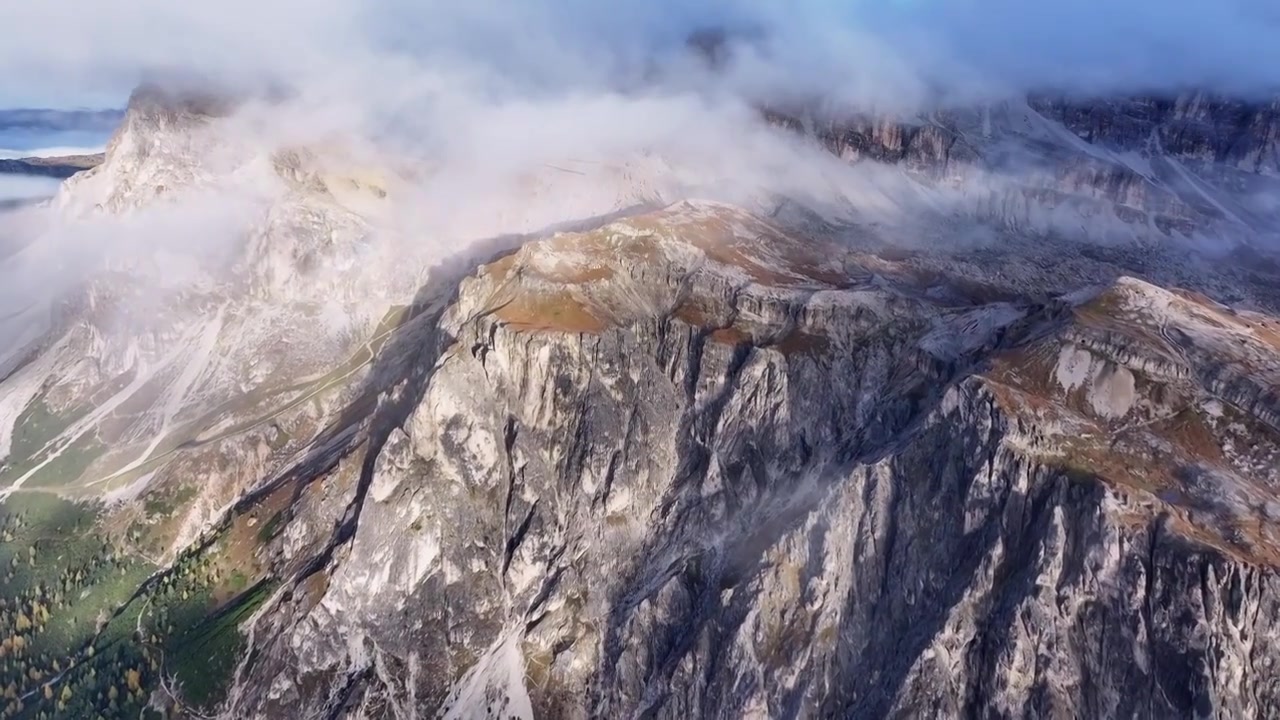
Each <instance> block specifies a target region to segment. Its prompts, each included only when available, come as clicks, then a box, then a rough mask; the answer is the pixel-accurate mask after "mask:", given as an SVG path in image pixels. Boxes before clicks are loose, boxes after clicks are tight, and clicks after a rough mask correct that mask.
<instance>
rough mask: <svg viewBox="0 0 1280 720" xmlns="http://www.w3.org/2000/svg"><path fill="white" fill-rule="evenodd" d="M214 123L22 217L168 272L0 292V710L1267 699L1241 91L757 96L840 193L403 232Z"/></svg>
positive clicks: (522, 709) (715, 707) (125, 158)
mask: <svg viewBox="0 0 1280 720" xmlns="http://www.w3.org/2000/svg"><path fill="white" fill-rule="evenodd" d="M234 110H235V108H234V106H233V105H229V104H227V103H225V102H223V101H222V100H220V99H218V98H210V97H202V96H199V95H192V94H189V93H172V92H166V91H163V90H160V89H157V88H148V89H145V90H143V91H140V92H139V93H137V94H135V97H134V99H133V100H132V101H131V103H130V108H129V110H128V111H127V112H126V114H125V116H124V118H123V119H122V121H121V125H120V128H119V130H118V131H117V133H116V135H115V136H114V138H113V139H112V141H111V143H110V145H109V146H108V149H107V153H106V158H105V161H104V162H103V163H102V164H101V165H99V166H98V167H95V168H93V169H91V170H88V171H86V172H84V173H80V174H78V175H76V176H75V177H73V178H71V179H70V180H68V181H67V182H66V183H65V185H64V186H63V188H62V190H61V192H60V193H59V196H58V197H57V198H55V199H54V200H53V202H52V203H51V204H50V206H49V208H47V211H48V212H49V213H50V214H52V215H53V216H55V217H58V218H69V219H71V220H74V221H76V222H90V221H92V222H95V223H103V224H106V225H107V226H110V223H114V222H122V223H123V222H126V221H128V222H136V223H143V222H144V220H143V219H142V218H144V217H145V216H146V215H145V212H146V211H148V210H150V211H155V212H161V211H163V210H164V209H165V208H178V207H182V208H186V210H185V211H184V213H188V214H183V215H180V216H178V218H177V222H174V223H171V224H167V223H161V224H159V225H157V226H155V227H151V226H144V225H138V224H125V225H122V228H123V231H122V233H121V237H123V238H133V237H134V236H135V235H136V234H138V233H139V232H141V230H140V228H141V229H148V230H149V231H150V234H156V235H158V236H160V237H161V238H162V239H163V240H164V241H165V242H172V241H174V239H175V238H181V239H182V240H183V247H184V249H191V251H192V252H196V253H197V255H196V257H197V258H198V262H195V263H194V267H191V268H185V266H182V267H183V268H184V269H182V274H181V277H177V278H175V277H173V274H174V273H176V272H178V270H176V269H175V268H178V267H179V266H177V265H166V264H161V263H159V262H151V260H152V254H153V253H161V252H162V251H165V250H166V246H165V245H164V244H161V245H158V246H154V247H153V246H143V249H145V250H146V251H147V252H145V253H143V252H137V253H135V254H127V255H122V256H118V257H117V256H108V259H109V260H110V262H105V261H104V262H103V263H102V264H101V265H95V266H94V267H93V270H92V272H88V273H87V274H86V275H85V277H84V278H83V281H77V282H75V283H70V284H68V285H67V287H66V288H59V289H58V291H57V292H56V293H51V294H47V295H48V296H47V297H44V296H42V297H40V298H38V299H37V301H35V302H32V301H31V297H32V296H24V298H25V301H24V302H19V301H18V299H16V297H15V296H10V297H8V298H7V299H6V303H7V304H6V306H5V307H6V308H8V307H13V308H15V310H14V311H13V312H11V313H9V314H8V315H7V316H5V317H3V318H0V322H2V323H3V324H2V325H0V332H3V333H4V334H3V337H4V338H5V339H6V341H7V345H6V347H7V348H10V349H7V350H6V351H5V353H4V355H3V356H0V377H3V381H0V420H3V422H0V430H3V432H0V438H3V443H4V444H3V446H0V455H2V456H4V458H5V459H4V469H3V471H2V472H0V483H2V484H3V485H4V487H5V489H4V490H3V491H2V492H3V497H4V500H3V519H2V520H0V533H2V538H3V540H4V542H3V544H2V545H0V568H6V575H5V577H4V578H3V580H4V585H3V586H0V588H2V590H0V596H2V597H3V600H4V602H3V604H0V621H2V622H3V623H4V629H5V632H4V635H5V640H4V643H3V646H0V647H3V654H2V655H0V671H3V675H2V676H0V685H5V686H7V689H6V691H5V695H6V703H7V705H6V706H5V709H4V712H6V713H7V714H8V715H9V716H20V717H33V716H36V714H38V713H41V712H58V711H60V712H63V713H65V714H68V715H69V716H74V717H82V716H83V717H92V716H94V715H98V714H100V715H102V716H103V717H118V716H119V717H122V716H126V715H127V716H135V715H137V714H139V712H140V711H141V708H142V707H143V706H147V707H148V708H149V711H150V712H153V713H156V714H160V713H167V714H168V715H169V716H175V715H176V716H197V715H202V714H206V713H212V714H216V715H217V716H219V717H228V718H231V717H262V718H275V717H396V718H399V717H418V716H428V715H430V716H436V717H443V718H513V717H515V718H527V717H680V716H690V715H692V716H699V717H702V716H706V717H884V716H895V717H896V716H918V715H924V716H937V717H960V716H970V715H982V716H1014V715H1022V716H1035V717H1041V716H1055V717H1056V716H1075V715H1085V716H1106V717H1112V716H1117V717H1118V716H1124V717H1135V716H1138V717H1188V716H1222V717H1243V716H1270V715H1273V714H1275V713H1277V712H1280V691H1278V690H1277V687H1280V686H1278V685H1277V683H1276V682H1275V677H1276V675H1275V673H1276V671H1275V670H1274V669H1273V668H1274V667H1275V661H1276V660H1277V659H1280V647H1278V646H1277V641H1276V640H1275V639H1274V633H1272V632H1270V626H1271V624H1272V622H1273V620H1274V618H1275V617H1276V614H1277V612H1278V611H1280V580H1278V578H1277V575H1276V567H1277V563H1280V528H1278V527H1277V522H1276V521H1277V519H1278V518H1280V504H1277V500H1276V490H1277V486H1280V390H1278V388H1280V321H1278V320H1277V319H1276V315H1277V312H1280V263H1277V260H1276V248H1277V245H1276V242H1275V241H1276V238H1275V229H1276V227H1277V222H1276V221H1277V219H1278V218H1277V217H1276V213H1277V209H1276V206H1275V205H1274V203H1268V202H1267V201H1268V199H1269V198H1273V197H1275V191H1276V185H1275V183H1276V182H1277V173H1278V172H1280V170H1278V169H1277V167H1276V164H1275V153H1276V141H1277V137H1280V135H1278V134H1277V133H1280V119H1277V116H1276V112H1275V106H1274V105H1270V106H1268V105H1249V104H1246V103H1238V102H1234V101H1229V100H1225V99H1214V98H1210V97H1207V96H1203V95H1188V96H1185V97H1182V98H1171V99H1151V98H1125V99H1121V98H1110V99H1102V100H1090V101H1080V100H1071V101H1067V100H1063V99H1058V98H1031V99H1029V100H1028V101H1026V102H1018V103H1005V104H1001V105H999V106H990V107H982V108H976V109H963V110H954V111H949V112H945V113H935V114H932V115H927V116H921V117H910V118H888V117H870V116H868V117H844V118H841V119H839V120H838V121H835V120H831V119H829V118H826V119H820V118H819V117H817V116H813V115H810V114H807V113H804V112H793V111H781V110H772V111H770V112H769V113H768V117H769V119H770V121H771V122H772V123H773V124H774V125H775V126H776V127H778V128H780V130H779V132H780V133H792V134H793V135H795V136H796V137H794V138H793V139H794V140H795V141H796V142H797V143H802V144H807V146H810V147H816V148H821V149H822V150H823V152H825V153H827V159H828V160H829V161H831V162H832V163H833V164H835V165H841V166H842V167H846V168H847V169H848V170H849V174H848V175H847V176H846V175H840V176H839V180H838V182H837V181H833V182H837V184H838V185H839V188H838V190H839V192H837V193H836V194H835V195H834V196H832V197H833V198H834V199H828V200H827V201H824V202H817V201H815V200H814V199H813V198H811V197H783V198H779V197H776V196H769V197H757V198H753V199H752V200H751V201H743V202H740V203H728V202H724V201H722V200H706V199H699V198H695V197H679V196H678V195H677V196H674V197H673V196H672V195H673V193H672V192H671V191H670V189H669V185H668V184H667V178H668V176H669V175H671V174H673V171H672V170H671V165H670V164H669V162H672V160H671V159H669V158H653V157H648V158H627V159H625V160H620V161H619V162H618V163H617V164H615V165H609V166H606V167H601V168H597V169H594V170H592V171H591V172H590V173H586V172H582V173H579V172H563V171H562V169H556V168H548V169H545V171H541V170H540V171H538V172H536V173H535V174H534V175H533V176H532V177H529V178H522V181H521V184H520V186H519V187H520V188H521V192H520V193H516V194H513V195H512V198H513V199H512V201H511V203H509V204H508V205H507V206H504V207H503V208H502V214H501V216H500V217H494V213H493V211H492V209H491V208H485V209H484V211H483V212H479V211H478V212H477V216H476V218H470V217H468V218H467V220H468V221H469V222H471V221H474V223H478V224H470V225H468V227H469V228H470V229H472V230H473V231H474V232H473V234H474V235H475V236H476V237H478V238H480V239H479V240H477V241H473V242H469V243H465V244H461V243H460V244H458V245H456V246H453V247H449V248H433V249H432V251H431V252H429V253H426V254H422V255H410V254H408V252H409V249H411V248H415V247H419V245H420V244H421V243H420V241H415V240H414V238H415V237H416V234H420V233H422V232H424V231H423V228H422V226H421V225H418V224H415V223H417V222H418V220H417V219H416V216H413V217H411V219H410V220H411V221H410V222H409V223H408V224H405V223H403V222H401V221H400V219H399V218H400V216H399V215H398V212H400V210H402V209H403V208H404V207H405V206H406V205H412V204H413V202H414V200H415V196H414V195H413V188H414V186H415V182H418V180H416V179H415V178H416V177H417V176H416V175H415V173H416V172H418V170H417V169H414V168H408V169H406V168H403V167H398V166H396V165H394V163H391V162H388V161H387V160H386V158H381V157H369V156H366V155H364V154H362V151H361V150H360V149H359V148H356V147H346V146H342V145H338V144H325V145H312V146H301V147H299V146H269V145H268V146H267V147H266V148H265V149H264V146H263V143H262V142H261V139H260V138H256V137H253V136H246V135H244V134H243V133H242V132H238V133H233V132H231V129H232V128H233V127H236V128H237V130H242V128H239V127H238V126H234V123H232V122H230V121H231V120H232V119H234V117H235V112H234ZM677 160H678V159H677ZM836 160H839V161H840V162H836ZM184 203H185V204H184ZM157 209H158V210H157ZM189 213H196V214H195V215H191V214H189ZM457 214H458V215H464V214H465V209H464V208H459V209H458V213H457ZM228 215H234V216H235V218H236V219H237V222H238V223H239V224H234V225H227V226H224V225H221V224H219V223H220V222H222V220H223V219H224V218H225V217H226V216H228ZM160 217H161V218H164V217H166V216H164V215H163V213H161V215H160ZM192 218H194V219H192ZM452 221H454V222H457V223H458V225H456V226H448V227H450V228H456V227H461V220H460V219H458V218H452ZM156 222H158V221H156ZM485 223H489V224H485ZM54 227H55V228H56V227H57V225H56V224H55V225H54ZM476 228H481V229H480V230H476ZM490 228H491V229H492V230H493V232H491V233H490V232H488V229H490ZM204 230H207V231H208V232H209V233H210V234H218V235H219V236H221V235H222V234H228V235H230V236H232V237H234V238H235V242H231V243H220V244H217V245H213V244H212V243H207V241H206V240H205V235H204V234H202V231H204ZM161 231H163V232H161ZM214 231H217V232H216V233H215V232H214ZM110 237H115V236H110ZM60 242H66V239H65V236H63V235H60V234H58V233H57V232H50V233H47V234H44V235H39V236H37V237H36V238H35V239H34V240H31V242H30V244H29V245H26V246H24V247H21V248H18V249H16V250H15V251H14V252H12V253H11V254H9V255H7V256H6V259H5V263H6V272H11V271H13V272H15V274H14V275H13V277H19V276H20V275H21V274H20V273H18V272H16V270H21V271H23V272H26V273H30V272H32V271H33V270H34V268H36V267H37V265H36V264H35V263H36V261H37V260H38V259H39V258H41V257H47V256H48V255H50V254H55V253H56V252H60V251H61V249H62V248H63V246H62V245H59V244H58V243H60ZM119 243H120V244H121V245H122V246H126V245H128V243H127V242H125V241H124V240H119ZM206 244H208V246H207V247H206ZM110 250H111V248H105V249H96V250H95V251H101V252H109V251H110ZM419 263H420V264H422V265H423V266H424V267H425V268H426V271H425V273H423V272H419V271H418V268H417V267H416V265H417V264H419ZM15 269H16V270H15ZM13 292H16V291H13Z"/></svg>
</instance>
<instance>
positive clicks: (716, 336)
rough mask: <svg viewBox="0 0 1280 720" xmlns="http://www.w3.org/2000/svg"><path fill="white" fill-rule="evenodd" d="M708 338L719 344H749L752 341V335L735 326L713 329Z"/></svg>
mask: <svg viewBox="0 0 1280 720" xmlns="http://www.w3.org/2000/svg"><path fill="white" fill-rule="evenodd" d="M707 339H709V340H710V341H711V342H713V343H716V344H719V345H748V344H750V343H751V336H750V335H748V334H747V333H746V332H745V331H743V330H741V329H739V328H736V327H733V326H730V327H724V328H718V329H716V330H713V331H711V335H709V336H708V338H707Z"/></svg>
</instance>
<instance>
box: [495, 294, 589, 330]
mask: <svg viewBox="0 0 1280 720" xmlns="http://www.w3.org/2000/svg"><path fill="white" fill-rule="evenodd" d="M494 315H496V316H497V317H498V319H499V320H501V321H502V322H504V323H506V324H507V325H509V326H511V327H512V328H513V329H515V330H520V331H555V332H569V333H591V334H595V333H599V332H602V331H603V330H604V329H605V327H606V323H605V322H604V321H603V320H601V319H600V318H599V317H597V316H596V315H595V314H594V313H592V312H591V310H589V309H588V308H587V307H586V306H585V305H584V304H583V303H582V302H581V301H580V300H578V299H577V298H575V297H574V296H573V295H572V294H570V293H569V292H567V291H563V290H562V291H556V292H551V293H546V294H539V295H524V296H519V297H516V298H515V299H513V300H511V301H510V302H508V303H506V304H504V305H503V306H501V307H499V308H498V309H497V310H495V311H494Z"/></svg>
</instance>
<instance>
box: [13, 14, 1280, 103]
mask: <svg viewBox="0 0 1280 720" xmlns="http://www.w3.org/2000/svg"><path fill="white" fill-rule="evenodd" d="M706 28H724V29H727V30H728V31H730V32H731V33H734V34H737V35H738V36H740V37H751V38H754V39H753V40H752V42H751V43H750V45H751V47H749V48H740V52H739V53H738V54H737V55H736V57H737V58H738V59H737V61H736V62H735V63H734V64H733V66H732V67H731V68H730V70H729V72H728V77H729V82H730V85H731V86H732V87H733V88H735V89H736V90H739V91H741V92H746V93H750V94H752V95H756V96H759V95H764V96H771V95H774V94H777V93H784V94H797V93H798V94H808V95H814V96H821V97H827V98H837V99H839V100H840V101H841V102H843V103H847V104H855V105H861V106H876V107H910V106H913V105H918V104H919V103H922V102H927V101H932V100H934V99H936V98H937V97H938V96H939V95H941V96H943V97H945V98H948V99H953V100H956V101H968V100H972V99H975V98H984V97H990V96H993V95H997V96H998V95H1005V94H1013V93H1021V92H1026V91H1028V90H1039V89H1044V88H1049V89H1053V88H1060V87H1061V88H1067V89H1070V90H1074V91H1081V92H1114V91H1143V90H1168V89H1173V88H1180V87H1184V86H1188V85H1203V84H1211V85H1212V86H1214V87H1229V88H1230V89H1232V90H1234V91H1238V92H1258V93H1262V92H1272V91H1275V90H1276V89H1277V88H1280V43H1276V42H1274V38H1275V37H1277V33H1278V32H1280V11H1277V10H1275V9H1274V3H1271V2H1270V0H1178V2H1167V1H1166V0H1118V1H1117V0H1057V1H1056V2H1025V1H1024V0H791V1H789V2H783V1H782V0H686V1H684V2H680V1H678V0H647V1H646V2H639V1H638V0H629V1H625V2H609V3H601V2H595V1H592V0H528V1H527V2H512V1H511V0H469V1H468V2H462V1H460V0H417V1H414V0H372V1H367V0H225V1H224V2H218V3H173V2H167V1H166V0H105V1H104V2H98V3H88V4H86V3H83V2H79V1H78V0H45V1H44V2H39V3H17V2H14V3H4V4H3V5H0V76H2V77H4V78H5V83H4V87H5V89H6V96H5V97H0V105H4V104H10V105H12V104H14V103H39V104H58V105H93V104H99V103H102V102H110V101H111V100H116V101H118V99H119V98H120V97H122V96H123V94H124V93H126V92H127V91H128V90H129V89H130V88H131V87H132V86H133V85H134V84H136V82H137V81H138V80H139V78H140V77H141V76H143V75H144V74H145V73H147V72H149V71H153V70H156V69H169V68H183V69H187V70H198V71H201V72H205V73H209V74H212V75H216V76H220V77H225V78H230V79H235V80H246V79H260V77H261V76H264V75H266V76H270V77H271V78H272V79H275V80H281V79H283V80H287V81H290V82H295V83H306V82H309V81H315V80H317V79H319V78H326V77H330V76H335V75H339V76H340V75H343V74H346V75H352V74H355V75H359V74H362V73H366V72H367V73H370V74H374V75H377V74H380V73H395V72H397V68H400V69H401V70H403V69H404V68H406V67H407V68H412V69H414V70H417V71H422V72H435V73H443V74H450V75H453V76H455V77H459V78H461V77H465V78H466V79H467V81H468V82H469V83H472V84H473V85H474V86H475V88H476V89H478V90H480V89H482V90H484V91H485V92H492V93H508V94H510V93H521V94H529V93H554V92H567V91H587V90H598V89H601V88H604V87H607V88H612V89H617V88H618V87H620V86H630V85H634V84H635V83H638V82H640V81H641V80H642V79H644V78H646V77H652V74H653V73H654V72H659V73H661V72H662V70H663V69H665V70H666V71H667V72H666V76H667V80H668V81H669V82H671V83H679V82H681V81H685V80H688V78H687V77H686V76H685V75H686V73H685V71H686V70H687V67H686V66H685V65H684V61H683V60H682V52H683V51H682V46H683V43H684V41H685V39H686V38H687V37H688V36H689V35H690V33H693V32H695V31H698V30H700V29H706Z"/></svg>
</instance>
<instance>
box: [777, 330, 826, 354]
mask: <svg viewBox="0 0 1280 720" xmlns="http://www.w3.org/2000/svg"><path fill="white" fill-rule="evenodd" d="M774 347H775V348H776V349H777V350H778V351H779V352H781V353H782V354H784V355H821V354H823V353H825V352H827V350H828V349H830V347H831V341H830V340H828V339H827V338H825V337H822V336H821V335H813V334H811V333H807V332H804V331H803V330H792V331H791V332H790V333H788V334H787V336H786V337H784V338H782V339H781V340H779V341H778V343H777V344H776V345H774Z"/></svg>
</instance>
